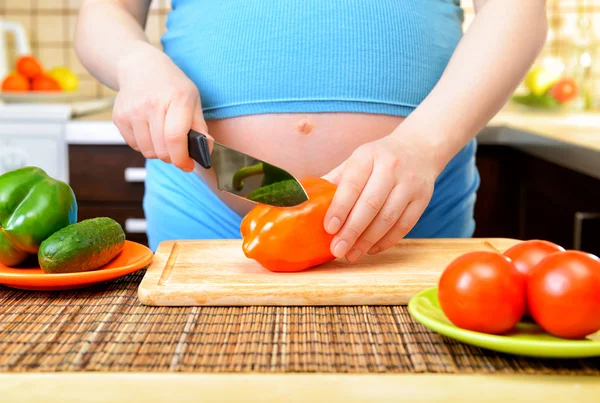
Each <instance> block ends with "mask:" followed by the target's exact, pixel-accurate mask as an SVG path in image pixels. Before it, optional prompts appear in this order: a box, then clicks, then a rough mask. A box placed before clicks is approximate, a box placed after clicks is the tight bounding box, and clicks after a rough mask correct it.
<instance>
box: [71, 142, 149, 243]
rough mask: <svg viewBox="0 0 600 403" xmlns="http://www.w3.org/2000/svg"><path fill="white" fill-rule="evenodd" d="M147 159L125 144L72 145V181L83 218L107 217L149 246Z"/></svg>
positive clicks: (128, 235) (136, 239) (131, 238)
mask: <svg viewBox="0 0 600 403" xmlns="http://www.w3.org/2000/svg"><path fill="white" fill-rule="evenodd" d="M144 165H145V159H144V157H143V155H141V154H140V153H138V152H136V151H134V150H132V149H131V148H129V147H128V146H124V145H70V146H69V184H70V185H71V187H72V188H73V191H74V192H75V194H76V195H77V202H78V205H79V220H84V219H87V218H93V217H100V216H106V217H110V218H112V219H114V220H115V221H117V222H118V223H119V224H121V226H122V227H123V229H124V231H125V236H126V238H127V239H129V240H131V241H134V242H139V243H141V244H144V245H148V239H147V237H146V233H145V228H144V227H145V221H144V211H143V208H142V203H143V197H144V178H145V168H144Z"/></svg>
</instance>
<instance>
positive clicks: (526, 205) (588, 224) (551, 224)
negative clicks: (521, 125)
mask: <svg viewBox="0 0 600 403" xmlns="http://www.w3.org/2000/svg"><path fill="white" fill-rule="evenodd" d="M477 165H478V168H479V172H480V176H481V186H480V189H479V192H478V201H477V205H476V208H475V219H476V221H477V229H476V231H475V236H478V237H509V238H517V239H545V240H549V241H552V242H555V243H558V244H560V245H562V246H563V247H565V248H567V249H580V250H583V251H586V252H590V253H594V254H597V255H600V180H598V179H595V178H592V177H590V176H587V175H584V174H581V173H579V172H575V171H573V170H570V169H567V168H564V167H561V166H558V165H556V164H553V163H550V162H547V161H545V160H542V159H540V158H537V157H534V156H531V155H529V154H525V153H522V152H520V151H518V150H515V149H512V148H510V147H504V146H496V145H480V146H479V149H478V155H477Z"/></svg>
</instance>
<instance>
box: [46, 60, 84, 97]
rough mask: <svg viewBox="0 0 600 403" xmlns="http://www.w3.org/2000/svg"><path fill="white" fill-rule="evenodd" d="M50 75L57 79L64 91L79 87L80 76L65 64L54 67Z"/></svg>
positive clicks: (74, 89) (75, 89)
mask: <svg viewBox="0 0 600 403" xmlns="http://www.w3.org/2000/svg"><path fill="white" fill-rule="evenodd" d="M48 76H50V77H52V78H53V79H55V80H56V81H57V82H58V84H59V85H60V88H61V89H62V90H63V91H68V92H73V91H77V89H78V88H79V78H78V77H77V75H76V74H75V73H74V72H73V71H71V70H70V69H68V68H67V67H64V66H57V67H53V68H52V69H51V70H50V71H49V72H48Z"/></svg>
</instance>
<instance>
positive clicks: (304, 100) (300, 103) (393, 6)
mask: <svg viewBox="0 0 600 403" xmlns="http://www.w3.org/2000/svg"><path fill="white" fill-rule="evenodd" d="M462 23H463V12H462V9H461V7H460V0H327V1H324V0H252V1H240V0H238V1H234V0H173V1H172V11H170V13H169V15H168V19H167V32H166V33H165V34H164V35H163V37H162V45H163V48H164V50H165V52H166V53H167V54H168V55H169V56H170V57H171V58H172V59H173V60H174V62H175V63H176V64H177V65H178V66H179V67H180V68H181V69H182V70H183V71H184V72H185V74H186V75H187V76H188V77H189V78H190V79H191V80H192V81H193V82H194V83H195V84H196V85H197V86H198V88H199V91H200V96H201V98H202V106H203V110H204V117H205V119H220V118H228V117H233V116H240V115H248V114H260V113H277V112H307V113H308V112H365V113H375V114H377V113H379V114H388V115H397V116H406V115H407V114H408V113H410V112H411V111H412V110H413V109H414V108H415V107H416V106H417V105H418V104H419V103H420V102H421V101H422V100H423V99H424V98H425V97H426V96H427V94H428V93H429V92H430V91H431V89H432V88H433V87H434V85H435V84H436V83H437V81H438V80H439V78H440V76H441V74H442V72H443V71H444V69H445V67H446V65H447V63H448V60H449V59H450V57H451V55H452V53H453V51H454V49H455V48H456V45H457V44H458V41H459V40H460V39H461V36H462Z"/></svg>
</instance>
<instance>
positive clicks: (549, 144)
mask: <svg viewBox="0 0 600 403" xmlns="http://www.w3.org/2000/svg"><path fill="white" fill-rule="evenodd" d="M66 139H67V142H68V143H69V144H126V143H125V141H124V140H123V138H122V137H121V135H120V134H119V131H118V130H117V128H116V126H115V125H114V124H113V123H112V119H111V112H110V111H108V112H103V113H99V114H93V115H88V116H85V117H82V118H77V119H74V120H72V121H71V122H69V123H68V125H67V131H66ZM477 139H478V143H479V144H482V145H490V144H491V145H493V144H497V145H507V146H511V147H515V148H517V149H519V150H521V151H523V152H526V153H528V154H531V155H534V156H536V157H539V158H542V159H545V160H547V161H549V162H552V163H555V164H558V165H560V166H563V167H565V168H569V169H572V170H574V171H577V172H581V173H583V174H586V175H590V176H592V177H594V178H597V179H600V113H593V114H592V113H580V114H551V113H541V112H522V111H520V110H518V109H515V108H506V109H505V110H502V111H501V112H500V113H498V114H497V115H496V116H495V117H494V118H493V119H492V120H491V121H490V122H489V124H488V126H487V127H486V128H485V129H484V130H483V131H482V132H481V133H480V134H479V135H478V136H477Z"/></svg>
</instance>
